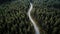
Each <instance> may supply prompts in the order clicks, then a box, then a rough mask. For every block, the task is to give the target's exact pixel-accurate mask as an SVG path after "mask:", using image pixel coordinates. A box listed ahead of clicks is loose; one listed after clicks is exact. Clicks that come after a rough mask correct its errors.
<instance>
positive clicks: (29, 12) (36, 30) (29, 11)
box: [28, 3, 40, 34]
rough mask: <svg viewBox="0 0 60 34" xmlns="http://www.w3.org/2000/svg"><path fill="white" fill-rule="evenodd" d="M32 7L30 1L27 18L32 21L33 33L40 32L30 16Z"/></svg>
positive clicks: (37, 33) (38, 33)
mask: <svg viewBox="0 0 60 34" xmlns="http://www.w3.org/2000/svg"><path fill="white" fill-rule="evenodd" d="M32 8H33V4H32V3H30V8H29V10H28V16H29V19H30V21H31V22H32V24H33V26H34V29H35V34H40V32H39V28H38V26H37V25H36V23H35V21H34V20H33V19H32V17H31V10H32Z"/></svg>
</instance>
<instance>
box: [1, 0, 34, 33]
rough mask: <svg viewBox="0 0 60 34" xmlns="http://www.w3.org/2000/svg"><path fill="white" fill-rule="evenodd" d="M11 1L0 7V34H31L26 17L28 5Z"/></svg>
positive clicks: (31, 26) (31, 28)
mask: <svg viewBox="0 0 60 34" xmlns="http://www.w3.org/2000/svg"><path fill="white" fill-rule="evenodd" d="M23 2H24V1H22V2H21V1H17V2H15V1H13V2H8V3H5V4H2V5H0V34H33V33H34V28H33V25H32V24H31V22H30V20H29V18H28V16H27V14H26V13H27V10H28V6H29V5H28V3H27V4H26V3H23Z"/></svg>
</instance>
